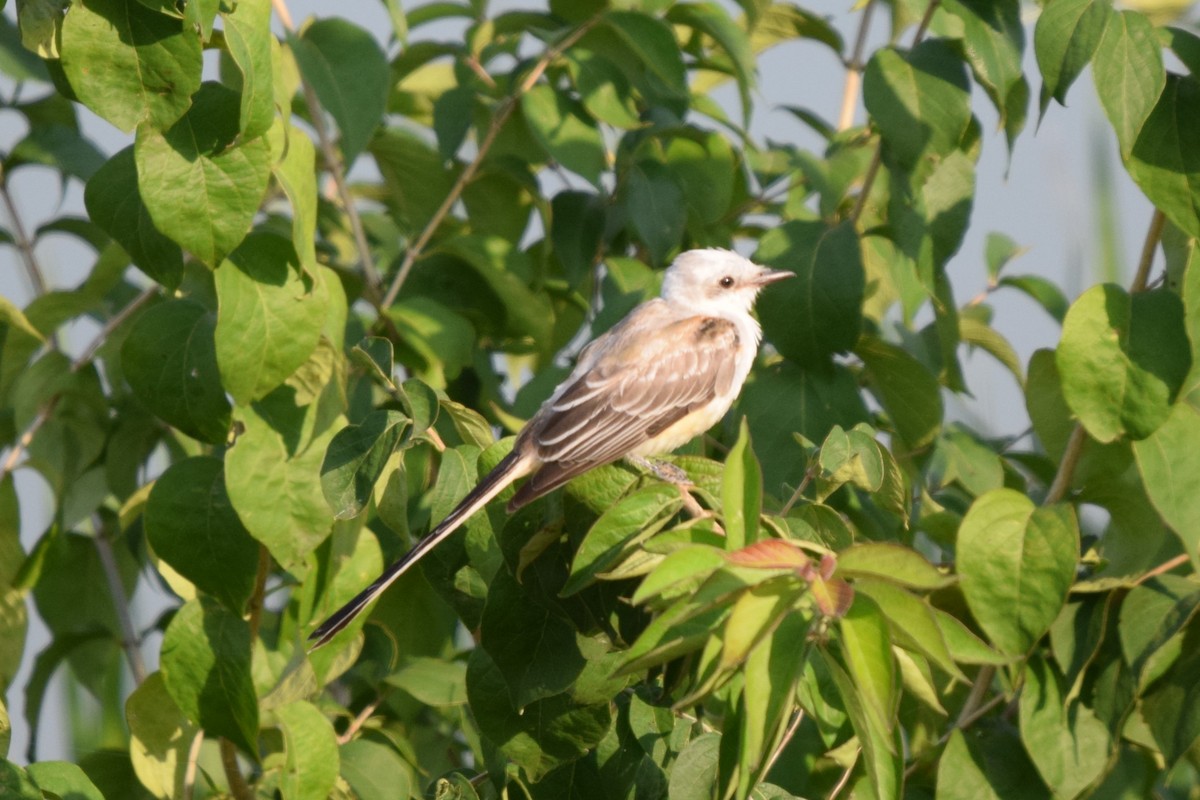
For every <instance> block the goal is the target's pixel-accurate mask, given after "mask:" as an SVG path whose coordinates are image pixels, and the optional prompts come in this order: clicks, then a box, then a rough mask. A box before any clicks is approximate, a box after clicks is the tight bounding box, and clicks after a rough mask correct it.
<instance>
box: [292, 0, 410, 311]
mask: <svg viewBox="0 0 1200 800" xmlns="http://www.w3.org/2000/svg"><path fill="white" fill-rule="evenodd" d="M271 5H272V6H274V8H275V15H276V16H277V17H279V21H280V22H281V23H283V27H284V29H285V30H286V31H287V32H288V35H289V36H290V35H292V34H294V33H295V32H296V27H295V25H293V24H292V15H291V12H289V11H288V7H287V2H286V0H271ZM300 87H301V89H302V90H303V91H304V103H305V105H307V106H308V115H309V117H310V118H311V119H312V126H313V131H314V132H315V133H316V134H317V144H318V146H319V147H320V148H321V155H322V156H324V158H325V165H326V166H327V167H328V168H329V174H330V175H331V176H332V178H333V183H334V185H335V186H336V187H337V191H338V197H339V198H341V201H342V207H343V208H344V209H345V211H346V219H347V220H349V222H350V230H351V232H352V233H353V234H354V244H355V246H356V247H357V248H358V258H359V261H361V262H362V270H363V276H364V277H365V278H366V294H367V296H368V298H371V299H372V303H375V301H376V300H377V299H378V297H379V292H380V290H381V289H382V288H383V280H382V278H381V277H380V275H379V272H378V270H376V269H375V261H374V259H373V258H372V257H371V248H370V246H369V245H368V244H367V234H366V231H365V230H364V229H363V225H362V219H361V218H360V217H359V216H358V207H357V206H355V204H354V198H353V197H352V196H351V195H350V187H349V184H347V183H346V173H345V171H344V170H343V169H342V162H341V159H340V158H339V156H338V152H337V148H335V147H334V146H333V137H331V136H330V135H329V128H328V127H327V126H326V125H325V112H324V110H323V109H322V108H321V101H320V100H318V99H317V93H316V91H314V90H313V88H312V84H311V83H309V82H308V80H307V79H306V78H305V77H304V74H303V73H301V74H300ZM386 305H387V304H386V303H385V304H384V306H385V307H386Z"/></svg>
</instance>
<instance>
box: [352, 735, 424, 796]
mask: <svg viewBox="0 0 1200 800" xmlns="http://www.w3.org/2000/svg"><path fill="white" fill-rule="evenodd" d="M340 755H341V774H342V777H343V778H345V780H346V783H348V784H350V788H352V789H353V790H354V794H355V796H357V797H358V798H359V800H393V798H397V797H411V796H412V792H413V775H412V772H411V768H410V767H409V766H408V764H406V763H405V762H404V759H403V758H401V756H400V753H398V752H396V748H394V747H391V746H389V745H386V744H383V743H381V742H377V741H375V740H373V739H366V738H361V739H354V740H351V741H349V742H346V743H345V744H344V745H342V746H341V748H340Z"/></svg>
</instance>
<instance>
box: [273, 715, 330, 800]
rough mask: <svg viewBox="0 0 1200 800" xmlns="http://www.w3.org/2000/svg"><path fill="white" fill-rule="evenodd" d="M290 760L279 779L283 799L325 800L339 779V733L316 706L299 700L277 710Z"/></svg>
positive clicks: (277, 717) (288, 759)
mask: <svg viewBox="0 0 1200 800" xmlns="http://www.w3.org/2000/svg"><path fill="white" fill-rule="evenodd" d="M275 717H276V719H277V720H278V721H279V729H280V730H281V731H283V743H284V749H285V751H286V752H287V761H286V762H285V764H284V767H283V774H282V775H281V776H280V779H279V793H280V794H281V795H283V800H323V798H327V797H329V795H330V793H331V792H332V791H333V786H334V784H335V783H336V782H337V777H338V770H339V767H340V762H339V759H338V741H337V734H335V733H334V731H333V725H332V724H330V722H329V720H328V719H326V718H325V715H324V714H322V713H321V712H320V711H319V710H318V709H317V707H316V706H314V705H313V704H312V703H309V702H306V701H304V700H297V701H296V702H294V703H289V704H288V705H286V706H283V707H282V708H277V709H275Z"/></svg>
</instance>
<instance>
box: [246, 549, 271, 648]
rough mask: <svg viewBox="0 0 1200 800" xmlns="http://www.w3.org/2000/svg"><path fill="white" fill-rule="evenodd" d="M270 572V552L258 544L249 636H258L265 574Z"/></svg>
mask: <svg viewBox="0 0 1200 800" xmlns="http://www.w3.org/2000/svg"><path fill="white" fill-rule="evenodd" d="M270 574H271V553H270V552H269V551H268V550H267V548H266V547H265V546H264V545H261V544H260V545H259V546H258V571H257V572H256V573H255V574H254V591H253V592H251V593H250V612H249V619H250V638H251V640H253V639H255V638H257V637H258V628H259V625H260V624H261V623H262V610H263V597H264V596H265V595H266V593H267V576H268V575H270Z"/></svg>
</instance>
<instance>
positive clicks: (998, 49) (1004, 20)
mask: <svg viewBox="0 0 1200 800" xmlns="http://www.w3.org/2000/svg"><path fill="white" fill-rule="evenodd" d="M942 8H944V9H945V10H946V11H948V12H949V13H951V14H953V15H955V16H956V17H957V18H958V19H959V20H960V21H961V24H962V40H963V56H964V57H965V58H966V60H967V63H969V64H970V65H971V72H972V73H973V74H974V75H975V80H976V81H977V82H978V83H979V84H980V85H981V86H982V87H983V89H984V91H986V92H987V95H988V97H989V98H990V99H991V101H992V105H994V106H995V107H996V112H997V113H998V114H999V115H1000V127H1001V128H1003V129H1004V131H1005V133H1006V134H1007V136H1008V147H1009V152H1010V153H1011V151H1012V146H1013V141H1014V140H1015V139H1016V137H1017V134H1018V133H1020V131H1021V128H1023V127H1024V125H1025V107H1026V106H1027V105H1028V103H1029V87H1028V85H1027V84H1026V83H1025V75H1024V74H1023V73H1022V71H1021V54H1022V51H1023V50H1024V49H1025V28H1024V26H1023V25H1022V24H1021V4H1020V2H1018V0H1002V1H1001V2H995V1H994V0H950V2H945V3H943V5H942Z"/></svg>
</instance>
